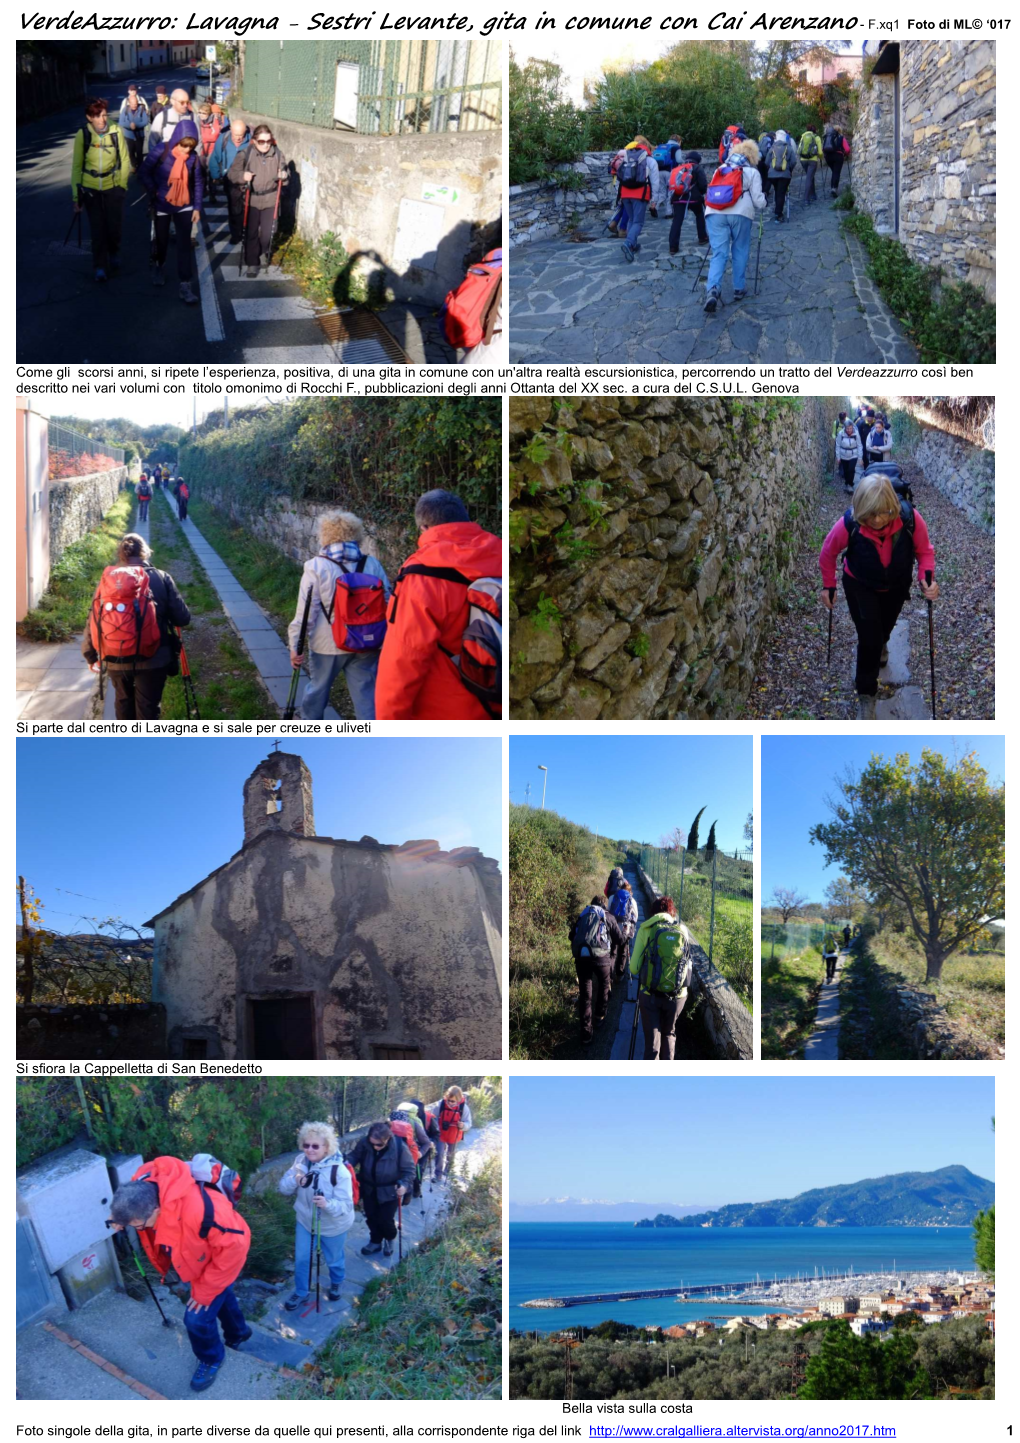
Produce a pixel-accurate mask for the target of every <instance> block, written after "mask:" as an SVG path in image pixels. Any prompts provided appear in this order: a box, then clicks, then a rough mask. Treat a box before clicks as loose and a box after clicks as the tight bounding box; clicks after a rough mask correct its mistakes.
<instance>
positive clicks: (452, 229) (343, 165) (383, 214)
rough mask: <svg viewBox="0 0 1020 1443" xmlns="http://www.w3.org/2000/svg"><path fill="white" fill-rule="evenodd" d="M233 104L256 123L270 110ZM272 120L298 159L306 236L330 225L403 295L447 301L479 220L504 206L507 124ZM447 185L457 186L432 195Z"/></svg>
mask: <svg viewBox="0 0 1020 1443" xmlns="http://www.w3.org/2000/svg"><path fill="white" fill-rule="evenodd" d="M232 114H236V115H238V116H241V117H243V119H245V120H247V122H248V124H249V125H251V126H254V125H258V124H259V123H260V122H261V121H264V120H267V117H266V116H261V115H255V114H251V113H249V112H245V111H237V112H232ZM268 123H269V124H271V125H272V128H273V134H274V135H275V136H276V139H277V141H278V143H279V145H280V148H281V149H282V151H283V154H284V156H285V157H286V159H287V162H288V164H289V166H290V168H291V181H290V186H289V204H291V205H294V204H295V203H296V206H297V218H298V227H299V229H300V232H301V234H302V236H304V238H305V239H306V240H311V241H314V240H317V239H318V238H319V237H320V236H322V235H325V234H326V232H327V231H332V232H333V233H334V234H335V235H337V236H339V238H340V239H341V240H342V241H343V244H344V248H345V249H346V251H347V254H348V256H350V257H352V258H353V259H354V260H355V261H356V266H357V270H358V272H359V273H363V274H365V275H366V277H368V278H375V279H374V281H373V284H375V285H379V286H380V287H381V286H382V285H385V286H386V287H388V288H389V289H390V290H391V291H392V292H393V294H394V295H395V296H396V298H397V299H398V300H421V301H434V302H436V303H441V302H442V301H443V300H444V298H445V296H446V293H447V291H449V290H450V289H451V288H452V287H454V286H457V285H459V284H460V282H461V281H462V280H463V279H464V254H465V252H466V251H467V250H468V248H469V246H470V244H471V241H472V233H473V227H475V226H477V225H487V224H489V223H490V222H491V221H494V220H496V219H497V218H498V216H499V214H500V211H501V209H502V202H503V163H502V143H503V142H502V132H501V131H499V130H478V131H466V132H464V133H462V134H436V135H432V134H429V135H400V136H379V135H354V134H350V133H348V132H346V131H339V130H337V131H333V130H322V129H321V128H319V127H318V126H312V125H301V124H298V123H297V122H295V121H290V120H277V119H272V120H269V122H268ZM440 186H445V187H449V190H450V192H451V195H450V196H449V197H448V198H445V199H444V198H432V199H430V198H429V196H430V194H431V195H432V196H433V197H434V196H435V188H436V187H440ZM452 192H456V195H455V196H453V195H452ZM433 224H435V225H436V227H437V229H436V232H435V240H436V242H437V244H436V246H435V249H434V250H433V241H432V239H431V238H430V237H432V236H433V232H432V230H431V227H432V225H433ZM398 231H399V233H398Z"/></svg>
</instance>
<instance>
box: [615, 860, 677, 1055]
mask: <svg viewBox="0 0 1020 1443" xmlns="http://www.w3.org/2000/svg"><path fill="white" fill-rule="evenodd" d="M680 865H681V868H682V867H683V863H682V862H681V864H680ZM680 875H681V891H682V889H683V881H682V878H683V872H682V871H681V874H680ZM636 981H637V991H636V992H635V993H634V1021H633V1022H632V1024H631V1029H630V1047H629V1048H628V1049H627V1060H628V1062H633V1061H634V1048H635V1047H636V1046H637V1025H638V1016H639V1014H640V1011H641V1009H640V1007H639V1006H638V998H639V997H640V996H641V978H640V976H638V977H637V978H636Z"/></svg>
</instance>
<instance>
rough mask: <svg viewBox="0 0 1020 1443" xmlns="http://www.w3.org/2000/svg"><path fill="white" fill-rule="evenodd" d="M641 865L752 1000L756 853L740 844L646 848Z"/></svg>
mask: <svg viewBox="0 0 1020 1443" xmlns="http://www.w3.org/2000/svg"><path fill="white" fill-rule="evenodd" d="M640 860H641V866H642V867H643V868H644V870H645V872H646V873H647V874H648V876H649V877H650V878H651V881H652V882H653V884H654V885H655V887H656V888H657V889H658V891H659V893H660V895H662V896H668V897H672V898H673V901H674V902H675V903H676V906H677V914H678V916H679V917H680V920H681V921H682V922H685V923H686V924H687V926H688V928H689V929H690V932H691V936H692V937H693V938H694V940H695V942H697V943H698V944H699V945H700V946H701V947H703V948H704V950H705V951H706V952H707V953H708V960H709V961H710V962H712V963H713V964H714V965H715V966H716V967H718V968H719V971H720V972H722V974H723V976H724V977H725V978H726V980H727V981H728V982H729V983H730V985H731V986H732V987H734V988H735V989H736V991H737V992H739V993H740V995H741V997H743V998H744V999H745V1000H746V1001H747V1002H748V1004H750V1000H751V994H752V979H753V956H754V927H753V905H754V858H753V855H752V853H751V852H742V851H740V850H739V849H737V850H734V851H733V852H724V851H722V850H720V849H718V848H717V849H716V850H715V851H714V852H711V853H706V852H705V851H701V852H697V851H691V850H690V849H689V848H687V847H642V848H641V852H640Z"/></svg>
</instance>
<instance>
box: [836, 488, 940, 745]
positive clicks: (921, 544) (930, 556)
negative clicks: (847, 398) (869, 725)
mask: <svg viewBox="0 0 1020 1443" xmlns="http://www.w3.org/2000/svg"><path fill="white" fill-rule="evenodd" d="M841 552H842V553H845V554H844V556H843V593H844V595H845V596H846V602H847V606H848V607H849V610H850V615H851V617H852V618H853V623H854V626H855V627H856V628H857V669H856V675H855V677H854V687H855V690H856V692H857V704H858V710H857V717H858V720H859V721H874V719H875V700H876V696H877V693H878V673H879V671H880V669H881V668H882V667H883V666H885V664H886V662H887V661H888V660H889V649H888V644H889V637H890V636H891V635H892V629H893V627H894V626H895V625H896V621H897V618H898V617H899V614H900V612H901V610H902V609H903V603H904V602H905V601H906V599H907V597H908V596H909V595H910V583H911V578H912V575H913V569H914V562H915V559H916V562H917V571H918V584H919V586H920V588H921V593H922V595H923V596H924V598H925V600H926V601H937V600H938V594H939V587H938V582H937V581H935V580H934V579H933V580H932V583H931V585H930V586H929V585H927V583H926V582H925V580H924V575H925V572H931V573H933V576H934V571H935V552H934V550H933V548H932V544H931V541H930V539H929V537H928V528H927V526H926V525H925V522H924V517H923V516H922V515H921V513H920V511H918V510H916V508H915V507H914V506H913V505H912V504H911V503H910V502H909V501H905V500H901V499H900V497H899V496H897V494H896V492H895V491H894V489H893V486H892V483H891V482H890V480H889V478H888V476H884V475H882V474H880V473H877V474H875V475H873V476H864V477H862V479H861V480H860V481H859V482H858V483H857V489H856V490H855V491H854V494H853V501H852V503H851V505H850V506H849V507H848V508H847V510H846V511H845V512H844V514H843V515H842V516H841V517H840V518H839V520H838V521H837V522H836V524H835V526H833V528H832V530H831V531H830V532H829V534H828V536H827V537H826V538H825V542H824V544H823V546H822V551H821V555H820V557H819V566H820V568H821V572H822V587H823V590H822V605H823V606H825V607H827V608H828V610H829V611H831V610H832V609H833V607H834V606H835V586H836V565H837V559H838V557H839V555H840V553H841Z"/></svg>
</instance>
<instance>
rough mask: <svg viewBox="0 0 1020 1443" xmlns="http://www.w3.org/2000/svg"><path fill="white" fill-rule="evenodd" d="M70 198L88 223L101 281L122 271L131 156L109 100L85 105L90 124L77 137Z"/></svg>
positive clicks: (96, 268) (86, 116) (96, 270)
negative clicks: (108, 111) (113, 115)
mask: <svg viewBox="0 0 1020 1443" xmlns="http://www.w3.org/2000/svg"><path fill="white" fill-rule="evenodd" d="M72 155H73V158H72V161H71V199H72V201H73V203H74V209H75V211H76V212H77V211H80V210H82V209H83V208H84V210H85V214H86V215H87V216H88V218H89V237H90V239H91V242H92V265H93V268H94V274H95V278H96V280H97V281H105V280H106V279H107V272H111V273H112V272H114V271H119V270H120V236H121V228H122V226H123V223H124V197H125V195H126V194H127V184H128V180H129V179H130V176H131V157H130V156H129V155H128V148H127V145H126V144H125V142H124V137H123V135H121V133H120V129H119V127H118V126H116V125H115V124H114V123H113V122H112V121H111V120H110V119H109V117H108V114H107V105H106V101H105V100H88V101H86V103H85V124H84V125H83V126H82V127H81V129H80V130H79V131H78V132H77V134H76V135H75V137H74V148H73V152H72Z"/></svg>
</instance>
